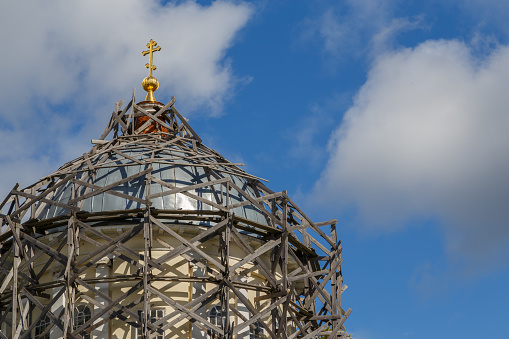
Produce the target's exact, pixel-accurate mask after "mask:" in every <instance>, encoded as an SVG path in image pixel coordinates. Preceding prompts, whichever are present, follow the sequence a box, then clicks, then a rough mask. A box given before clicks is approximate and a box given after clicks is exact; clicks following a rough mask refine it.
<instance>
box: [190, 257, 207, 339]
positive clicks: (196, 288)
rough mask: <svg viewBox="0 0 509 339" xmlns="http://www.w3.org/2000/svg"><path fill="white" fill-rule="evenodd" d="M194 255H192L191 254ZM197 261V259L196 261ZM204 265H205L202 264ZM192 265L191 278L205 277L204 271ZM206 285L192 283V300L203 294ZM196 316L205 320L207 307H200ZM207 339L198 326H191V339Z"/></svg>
mask: <svg viewBox="0 0 509 339" xmlns="http://www.w3.org/2000/svg"><path fill="white" fill-rule="evenodd" d="M193 254H194V253H193ZM197 260H198V259H197ZM204 264H205V265H206V263H204ZM191 265H192V274H193V277H197V278H202V277H205V276H206V272H205V269H203V268H201V267H200V266H198V265H193V264H191ZM205 289H206V284H205V283H203V282H193V283H192V299H197V298H199V297H201V296H202V295H203V294H205V292H206V291H205ZM196 314H197V315H199V316H200V317H202V318H204V319H207V307H206V306H205V305H202V306H201V307H200V308H198V309H197V310H196ZM206 337H207V333H206V332H205V330H203V329H201V328H200V327H199V326H198V325H196V324H193V325H192V339H205V338H206Z"/></svg>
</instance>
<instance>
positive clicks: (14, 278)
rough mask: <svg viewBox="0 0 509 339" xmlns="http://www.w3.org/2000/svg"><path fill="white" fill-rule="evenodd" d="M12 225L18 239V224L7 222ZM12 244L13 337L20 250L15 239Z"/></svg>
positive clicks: (13, 333)
mask: <svg viewBox="0 0 509 339" xmlns="http://www.w3.org/2000/svg"><path fill="white" fill-rule="evenodd" d="M9 224H10V225H11V227H12V225H14V229H13V230H12V231H13V232H14V233H16V237H17V238H18V239H19V235H20V234H19V233H20V232H19V225H18V223H11V222H10V223H9ZM13 246H14V262H13V267H12V269H13V276H12V319H11V321H12V323H11V324H12V325H11V330H12V336H11V338H13V339H15V338H16V330H17V327H18V324H17V323H18V321H17V318H18V307H19V305H18V292H19V291H18V287H19V286H18V267H19V264H20V263H21V258H20V252H21V248H19V245H18V242H17V241H13Z"/></svg>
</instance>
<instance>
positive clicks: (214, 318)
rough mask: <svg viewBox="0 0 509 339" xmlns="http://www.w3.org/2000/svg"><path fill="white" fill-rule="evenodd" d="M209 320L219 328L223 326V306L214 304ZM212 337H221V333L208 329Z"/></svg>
mask: <svg viewBox="0 0 509 339" xmlns="http://www.w3.org/2000/svg"><path fill="white" fill-rule="evenodd" d="M209 321H210V323H211V324H212V325H216V326H217V327H219V328H222V327H223V312H222V310H221V306H214V307H212V308H211V309H210V312H209ZM208 333H209V337H210V338H219V335H218V334H217V333H216V332H214V331H210V330H209V331H208Z"/></svg>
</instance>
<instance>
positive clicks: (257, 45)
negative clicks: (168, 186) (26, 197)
mask: <svg viewBox="0 0 509 339" xmlns="http://www.w3.org/2000/svg"><path fill="white" fill-rule="evenodd" d="M508 16H509V2H503V1H494V0H484V1H480V0H465V1H459V0H443V1H435V0H429V1H402V0H386V1H381V0H380V1H374V0H357V1H353V0H348V1H325V0H323V1H320V0H317V1H299V0H294V1H290V0H280V1H196V2H193V1H174V2H172V1H169V2H165V3H161V2H155V1H141V0H125V1H77V2H73V3H70V2H65V1H46V2H44V3H39V2H37V1H17V2H10V3H2V4H1V5H0V25H1V28H2V29H1V31H2V32H4V34H2V35H1V36H0V44H1V46H3V48H2V54H1V63H0V98H1V102H2V105H1V107H0V144H1V145H2V147H1V148H0V173H2V175H1V176H0V192H1V193H2V196H5V195H6V194H7V192H8V191H9V189H10V188H12V186H14V184H15V183H16V182H20V183H21V184H22V185H29V184H30V183H32V182H33V181H35V180H37V179H38V178H40V177H42V176H44V175H46V174H49V173H50V172H52V171H54V170H55V169H56V168H58V167H59V166H60V165H62V164H63V163H64V162H66V161H69V160H71V159H73V158H75V157H77V156H79V155H81V154H83V153H84V152H86V151H88V149H89V148H90V147H91V145H90V139H94V138H97V137H99V136H100V134H101V132H102V130H103V128H104V126H105V124H106V122H107V121H108V119H109V115H110V113H111V110H112V109H113V108H114V103H115V101H119V100H120V99H124V100H125V101H128V100H130V98H131V94H132V90H133V88H135V91H136V97H137V99H138V101H141V100H142V99H143V97H144V94H143V91H142V89H141V80H142V79H143V78H144V77H145V76H146V69H145V68H144V64H145V63H146V62H147V61H146V60H145V58H143V57H142V56H141V51H142V50H143V49H144V48H145V44H146V43H147V42H148V40H150V39H151V38H153V39H154V40H156V41H157V42H158V43H159V45H160V46H161V47H162V50H161V52H158V53H156V54H155V56H154V63H155V64H156V65H157V67H158V68H157V70H156V71H155V72H154V75H155V76H156V77H157V78H158V79H159V81H160V89H159V90H158V91H157V92H156V93H155V95H156V98H157V99H158V100H159V101H161V102H164V103H166V102H168V101H169V100H170V98H171V96H172V95H175V96H176V98H177V104H176V106H177V108H178V109H179V111H180V112H182V113H183V114H184V115H185V116H186V117H188V118H189V119H190V123H191V124H192V126H193V128H194V129H195V130H196V131H197V132H198V134H199V135H200V136H201V137H202V139H204V142H205V143H206V144H207V145H208V146H210V147H212V148H214V149H216V150H217V151H219V152H220V153H222V154H223V155H224V156H225V157H226V158H228V159H229V160H230V161H232V162H243V163H245V164H246V167H245V169H246V170H247V171H248V172H250V173H252V174H254V175H257V176H260V177H263V178H266V179H268V180H269V181H270V183H269V184H268V185H269V187H271V188H272V189H273V190H283V189H286V190H288V192H289V194H290V196H292V197H293V198H294V200H296V201H297V202H298V203H299V204H300V205H301V206H302V207H303V209H304V210H305V211H306V212H307V213H308V214H309V215H310V216H311V217H312V219H314V220H316V221H322V220H328V219H331V218H337V219H339V220H340V225H341V228H340V230H341V231H340V237H341V239H342V242H343V259H344V263H343V273H344V279H345V283H346V284H347V285H348V286H349V288H348V289H347V291H346V292H345V293H344V294H343V300H342V302H343V306H344V307H345V308H349V307H351V308H353V309H354V312H353V313H352V315H351V317H350V318H349V319H348V321H347V323H346V326H347V329H348V331H349V332H350V333H351V334H352V335H353V337H354V338H359V339H369V338H429V337H431V336H432V337H434V338H459V337H461V338H477V337H480V336H482V337H489V338H507V331H506V329H505V327H506V326H505V324H506V323H507V318H508V317H509V311H508V310H507V306H506V305H508V304H509V292H508V291H507V286H508V285H509V227H508V226H509V225H508V223H509V208H508V206H509V137H508V136H507V132H506V130H507V129H508V127H509V113H508V109H507V107H509V96H508V95H507V91H508V89H509V45H508V43H509V41H508V37H509V35H508V34H509V25H508V24H507V17H508ZM13 27H15V28H16V29H13ZM6 32H9V34H7V33H6Z"/></svg>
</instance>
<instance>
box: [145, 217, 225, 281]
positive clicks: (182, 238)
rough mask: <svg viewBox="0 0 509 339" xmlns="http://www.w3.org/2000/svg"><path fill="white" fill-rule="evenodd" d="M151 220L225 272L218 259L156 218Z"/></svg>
mask: <svg viewBox="0 0 509 339" xmlns="http://www.w3.org/2000/svg"><path fill="white" fill-rule="evenodd" d="M150 220H151V221H152V222H153V223H154V224H156V225H157V226H159V227H161V228H162V229H163V230H165V231H166V232H167V233H168V234H170V235H171V236H173V237H174V238H175V239H177V240H179V241H180V242H181V243H182V244H184V245H186V246H188V247H190V248H191V249H193V250H194V251H195V252H196V253H198V254H199V255H200V256H202V257H203V258H204V259H207V260H208V261H209V262H210V263H211V264H212V265H214V266H216V267H217V268H219V269H220V270H221V271H222V272H224V271H225V267H224V266H223V265H222V264H221V263H219V262H218V261H217V260H216V259H214V258H212V257H211V256H210V255H208V254H207V253H205V252H204V251H203V250H201V249H199V248H198V247H196V246H195V245H194V244H193V243H191V242H190V241H189V240H187V239H185V238H184V237H182V236H180V235H179V234H178V233H176V232H175V231H173V230H172V229H171V228H169V227H168V226H166V225H165V224H163V223H162V222H160V221H159V220H157V219H156V218H154V217H153V216H150Z"/></svg>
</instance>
